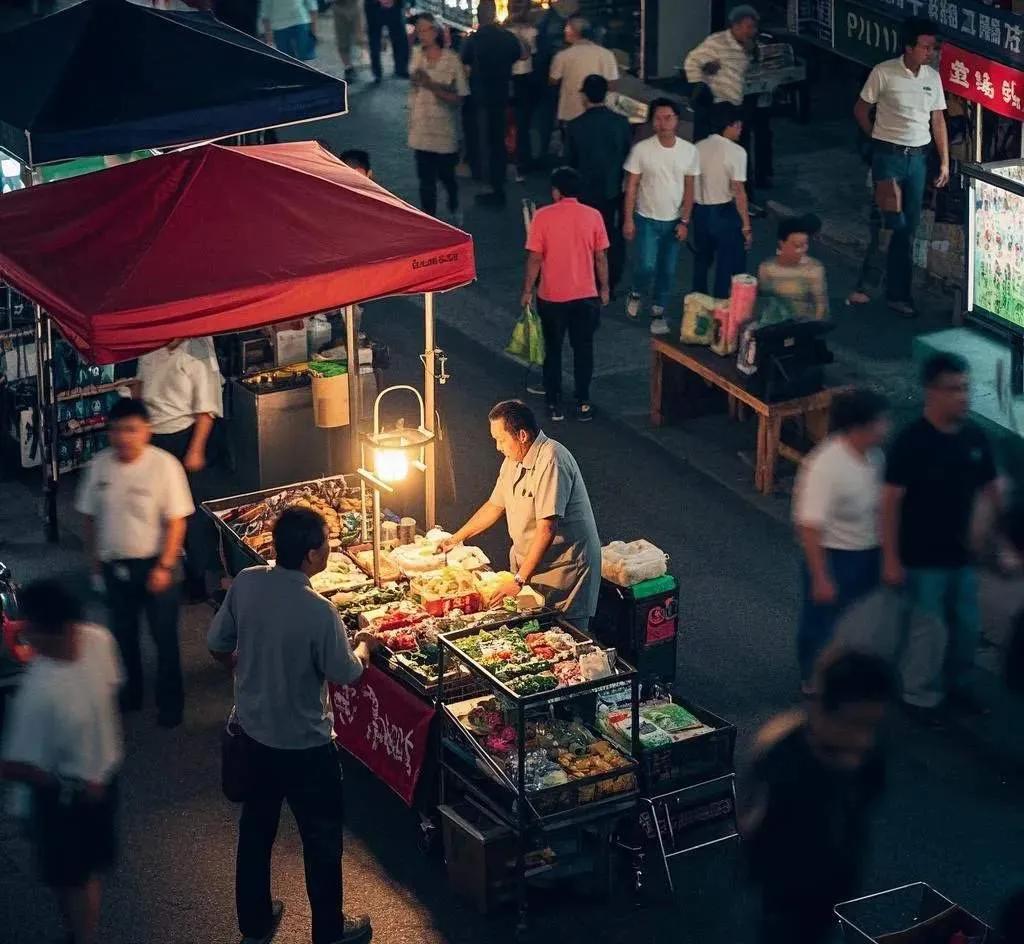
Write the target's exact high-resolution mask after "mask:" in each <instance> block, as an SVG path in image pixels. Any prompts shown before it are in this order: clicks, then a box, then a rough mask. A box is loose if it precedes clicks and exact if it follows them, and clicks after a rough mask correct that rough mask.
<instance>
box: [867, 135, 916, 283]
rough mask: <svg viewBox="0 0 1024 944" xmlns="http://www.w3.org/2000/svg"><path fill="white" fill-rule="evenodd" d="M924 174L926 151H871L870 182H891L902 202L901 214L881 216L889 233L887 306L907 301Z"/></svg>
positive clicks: (911, 278)
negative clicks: (894, 185) (888, 303)
mask: <svg viewBox="0 0 1024 944" xmlns="http://www.w3.org/2000/svg"><path fill="white" fill-rule="evenodd" d="M927 174H928V153H927V151H925V150H916V151H910V152H907V151H906V150H898V149H894V148H891V147H880V146H876V147H875V150H874V156H873V157H872V161H871V179H872V180H873V181H874V182H875V183H876V184H877V183H879V181H882V180H895V181H896V183H897V184H899V187H900V192H901V194H902V198H903V202H902V205H903V210H902V212H900V213H885V214H883V222H884V224H885V225H886V226H887V227H889V228H891V229H892V231H893V232H892V238H891V239H890V240H889V256H888V259H887V260H886V272H885V295H886V298H887V299H888V300H889V301H891V302H909V301H910V294H911V293H910V288H911V283H912V281H913V275H914V257H913V247H914V235H915V234H916V233H917V225H918V223H919V222H920V221H921V208H922V205H923V204H924V190H925V185H926V184H927Z"/></svg>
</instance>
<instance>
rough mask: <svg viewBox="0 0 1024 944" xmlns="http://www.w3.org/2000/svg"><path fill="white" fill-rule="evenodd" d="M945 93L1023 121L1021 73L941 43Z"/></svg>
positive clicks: (950, 44)
mask: <svg viewBox="0 0 1024 944" xmlns="http://www.w3.org/2000/svg"><path fill="white" fill-rule="evenodd" d="M939 72H940V74H941V75H942V85H943V87H944V88H945V89H946V91H947V92H950V93H952V94H954V95H959V96H961V97H962V98H966V99H968V100H969V101H972V102H978V103H979V104H980V105H983V106H984V107H985V108H987V109H989V111H994V112H996V113H997V114H1000V115H1005V116H1006V117H1007V118H1015V119H1016V120H1017V121H1024V101H1022V99H1024V72H1018V71H1017V70H1016V69H1011V68H1009V67H1008V66H1003V65H1000V64H999V63H998V62H992V61H991V60H989V59H986V58H984V57H983V56H978V55H975V54H974V53H972V52H968V51H967V50H964V49H960V48H958V47H957V46H954V45H953V44H952V43H944V44H943V46H942V56H941V58H940V60H939Z"/></svg>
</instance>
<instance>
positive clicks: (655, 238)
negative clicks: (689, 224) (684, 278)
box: [632, 213, 679, 312]
mask: <svg viewBox="0 0 1024 944" xmlns="http://www.w3.org/2000/svg"><path fill="white" fill-rule="evenodd" d="M633 219H634V221H635V222H636V237H635V238H634V240H633V252H634V256H633V289H632V291H633V292H635V293H636V294H637V295H646V294H648V293H650V295H651V305H652V306H653V307H654V308H660V309H661V310H662V312H664V309H665V306H666V305H667V304H668V296H669V294H670V293H671V291H672V289H673V287H674V286H675V281H676V264H677V263H678V262H679V240H678V239H676V226H678V225H679V220H676V219H672V220H649V219H648V218H647V217H646V216H641V215H640V214H639V213H637V214H635V215H634V217H633ZM652 284H653V289H652V287H651V286H652Z"/></svg>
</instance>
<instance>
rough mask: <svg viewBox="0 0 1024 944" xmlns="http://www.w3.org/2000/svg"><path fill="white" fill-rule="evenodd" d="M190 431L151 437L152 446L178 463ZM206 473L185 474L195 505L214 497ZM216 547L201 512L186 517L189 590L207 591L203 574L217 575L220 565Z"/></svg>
mask: <svg viewBox="0 0 1024 944" xmlns="http://www.w3.org/2000/svg"><path fill="white" fill-rule="evenodd" d="M192 432H193V427H191V426H190V427H189V428H188V429H183V430H181V432H179V433H163V434H156V435H154V436H153V439H152V443H153V445H154V446H156V447H157V448H158V449H163V450H165V451H167V452H169V453H170V454H171V455H172V456H174V457H175V458H176V459H177V460H178V461H179V462H183V461H184V459H185V453H186V452H188V447H189V443H190V442H192ZM208 473H209V470H208V469H203V470H202V471H200V472H186V473H185V474H186V475H187V476H188V487H189V490H190V491H191V492H192V501H193V502H194V503H195V504H196V505H198V504H199V503H200V502H203V501H206V500H207V499H209V498H213V497H214V496H213V495H211V494H210V493H209V488H208V478H209V474H208ZM216 547H217V531H216V526H215V525H214V523H213V522H212V521H210V519H209V518H208V517H207V516H206V515H205V514H204V513H203V512H201V511H197V512H196V513H195V514H194V515H189V517H188V520H187V521H186V523H185V580H186V583H187V585H188V587H189V589H190V590H193V591H195V592H197V593H199V592H200V591H202V592H205V590H206V574H207V573H208V572H216V573H219V572H220V564H219V562H218V561H215V559H214V558H215V554H216Z"/></svg>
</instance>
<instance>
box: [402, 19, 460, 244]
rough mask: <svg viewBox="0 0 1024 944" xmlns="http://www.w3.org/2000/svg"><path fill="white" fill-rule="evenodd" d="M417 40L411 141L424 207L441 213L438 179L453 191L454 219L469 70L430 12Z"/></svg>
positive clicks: (420, 25)
mask: <svg viewBox="0 0 1024 944" xmlns="http://www.w3.org/2000/svg"><path fill="white" fill-rule="evenodd" d="M416 40H417V44H416V46H415V48H414V49H413V51H412V63H411V65H410V66H409V69H410V77H409V78H410V86H411V87H410V89H409V139H408V140H409V147H411V148H412V150H413V153H414V154H415V155H416V176H417V177H419V180H420V207H421V208H422V209H423V211H424V212H425V213H429V214H430V215H431V216H436V215H437V182H438V181H439V180H440V181H441V184H442V185H443V186H444V189H445V190H446V191H447V193H448V211H449V213H450V214H451V216H452V221H453V222H455V223H456V224H459V223H461V216H460V213H459V185H458V183H457V182H456V180H455V164H456V162H457V160H458V153H459V132H458V123H457V114H458V110H459V103H460V101H461V100H462V99H463V98H465V97H466V96H467V95H468V94H469V86H468V84H467V83H466V71H465V69H464V68H463V67H462V62H461V61H460V60H459V57H458V56H457V55H455V53H453V52H452V51H451V50H450V49H445V48H444V44H443V34H442V32H441V28H440V26H438V24H437V21H436V20H435V19H434V17H433V16H432V15H431V14H429V13H421V14H420V15H419V16H418V17H416Z"/></svg>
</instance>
